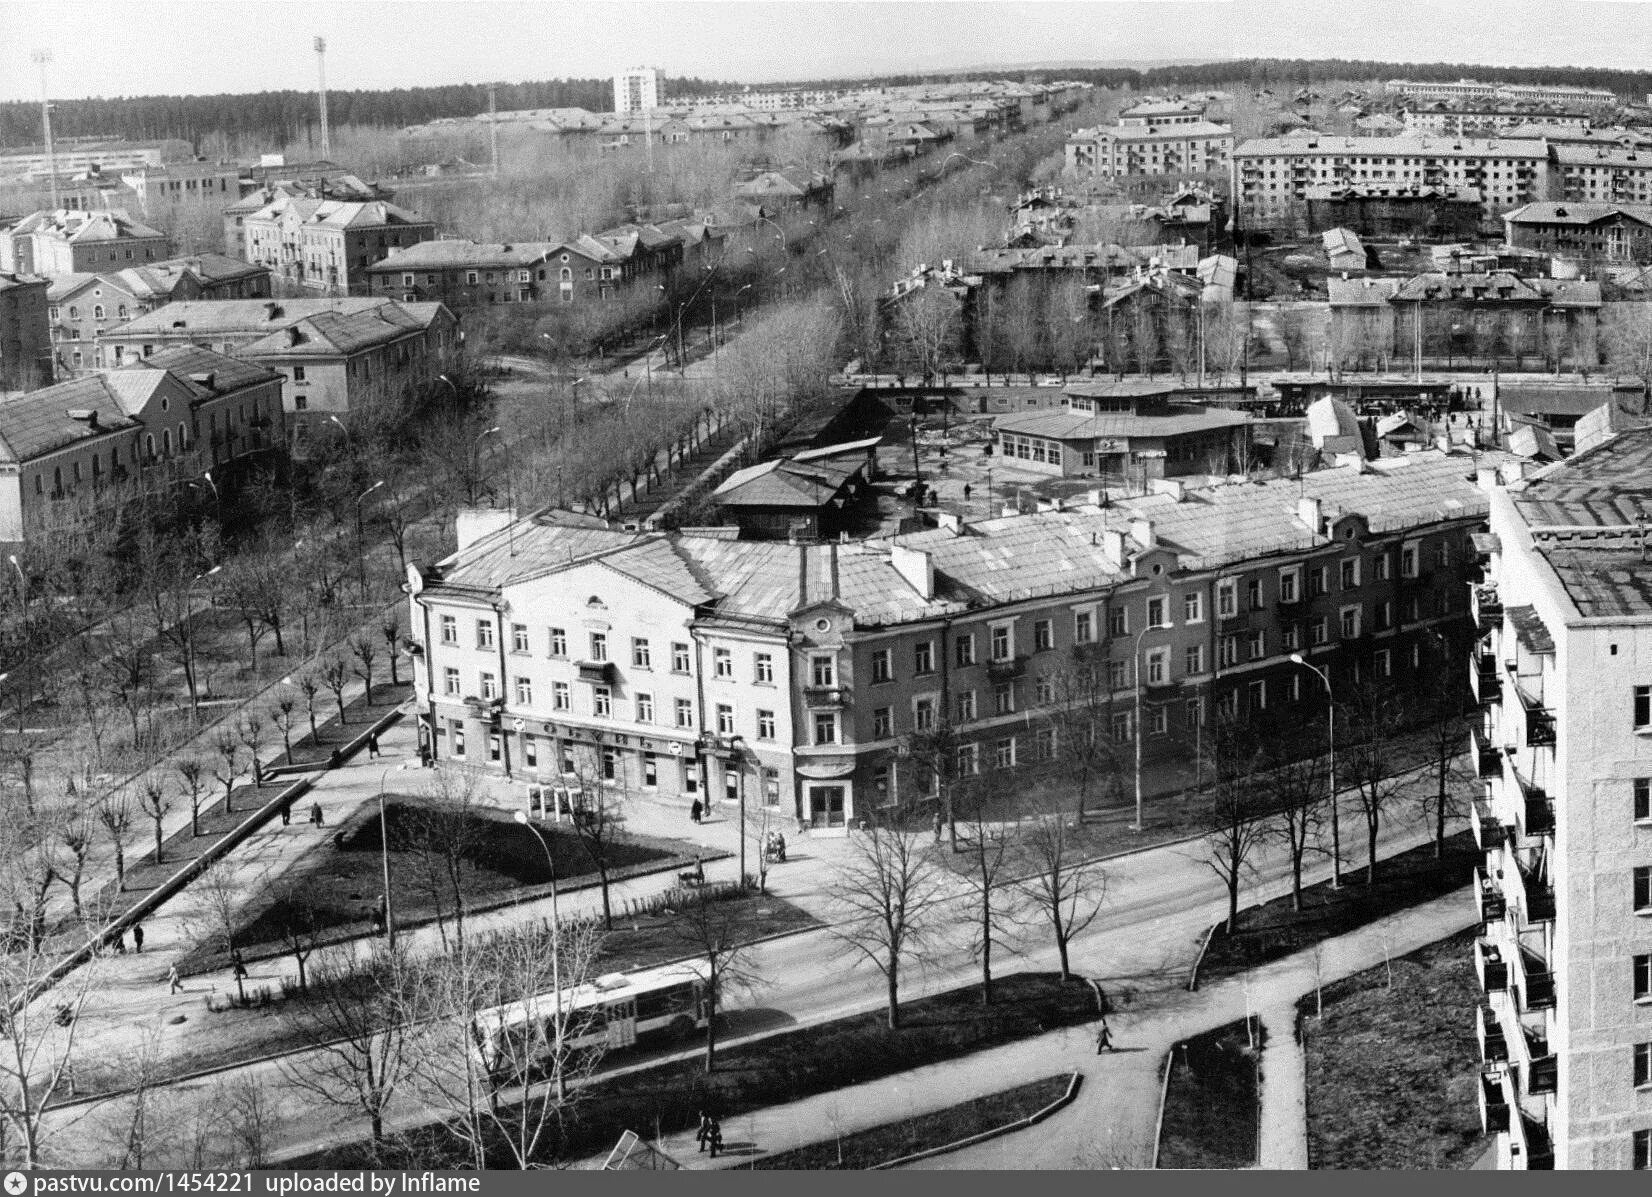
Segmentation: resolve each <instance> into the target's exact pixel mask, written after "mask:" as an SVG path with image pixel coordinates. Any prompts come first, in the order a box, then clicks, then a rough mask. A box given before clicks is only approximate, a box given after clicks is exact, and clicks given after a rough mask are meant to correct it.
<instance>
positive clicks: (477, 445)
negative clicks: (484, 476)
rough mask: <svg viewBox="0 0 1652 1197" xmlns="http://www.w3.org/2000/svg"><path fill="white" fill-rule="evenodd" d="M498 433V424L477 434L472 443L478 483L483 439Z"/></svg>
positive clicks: (472, 455)
mask: <svg viewBox="0 0 1652 1197" xmlns="http://www.w3.org/2000/svg"><path fill="white" fill-rule="evenodd" d="M498 431H499V425H497V424H495V425H494V426H493V427H492V428H484V429H482V431H481V432H478V433H477V434H476V439H475V440H473V441H471V442H470V455H471V457H472V458H473V459H475V461H476V473H475V474H474V475H473V477H475V478H477V479H478V481H479V480H480V475H481V473H482V456H481V445H482V438H483V437H485V436H492V435H493V434H494V433H496V432H498ZM471 500H472V502H474V501H475V495H474V493H473V494H472V496H471Z"/></svg>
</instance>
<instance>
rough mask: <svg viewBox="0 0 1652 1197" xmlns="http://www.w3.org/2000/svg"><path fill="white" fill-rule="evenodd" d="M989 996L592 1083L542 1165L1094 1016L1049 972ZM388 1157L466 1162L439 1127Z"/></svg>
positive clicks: (1087, 1001) (826, 1026) (326, 1159)
mask: <svg viewBox="0 0 1652 1197" xmlns="http://www.w3.org/2000/svg"><path fill="white" fill-rule="evenodd" d="M993 989H994V994H995V998H996V1000H995V1002H994V1004H993V1005H991V1006H982V1005H981V992H980V990H979V989H978V988H976V987H975V986H966V987H964V988H961V989H953V990H949V991H947V992H946V993H942V994H936V995H935V996H933V997H927V998H920V999H918V1000H916V1001H911V1002H907V1003H904V1004H903V1005H902V1007H901V1024H902V1025H901V1029H900V1030H898V1031H891V1030H890V1029H889V1028H888V1027H887V1026H886V1025H885V1023H884V1014H883V1011H882V1010H877V1011H873V1012H871V1013H868V1014H859V1015H855V1016H853V1017H851V1018H844V1019H837V1020H835V1021H833V1022H828V1023H822V1024H821V1025H819V1026H813V1027H805V1028H801V1029H799V1030H795V1031H789V1032H786V1033H784V1034H779V1035H771V1036H769V1037H767V1038H764V1039H760V1040H757V1041H755V1042H752V1043H747V1044H736V1045H732V1046H730V1047H727V1048H725V1049H722V1050H720V1051H719V1052H718V1054H717V1071H715V1072H713V1073H711V1074H709V1075H707V1074H706V1073H705V1071H704V1070H703V1065H702V1061H701V1058H700V1057H699V1056H694V1057H691V1058H689V1059H685V1060H681V1061H676V1062H673V1063H669V1064H663V1065H661V1066H659V1067H657V1068H649V1069H644V1070H640V1071H637V1072H633V1073H628V1074H625V1075H622V1076H615V1077H610V1078H606V1079H600V1080H598V1081H597V1083H595V1084H592V1085H590V1086H589V1087H586V1088H584V1089H582V1090H581V1092H580V1097H579V1101H578V1102H577V1103H576V1104H575V1105H574V1107H573V1109H572V1110H571V1111H570V1112H569V1117H568V1121H567V1122H566V1124H565V1125H564V1127H563V1137H562V1141H561V1142H560V1143H548V1144H547V1145H546V1148H545V1150H544V1152H543V1153H542V1154H543V1156H544V1159H543V1161H542V1162H545V1163H551V1162H555V1161H557V1160H564V1161H565V1160H574V1159H581V1158H584V1157H586V1156H591V1155H596V1154H598V1153H600V1152H606V1151H607V1150H608V1149H609V1148H610V1147H612V1146H613V1145H614V1141H615V1140H616V1139H617V1138H618V1137H619V1135H620V1132H622V1131H624V1130H627V1129H635V1128H637V1127H644V1128H646V1129H647V1130H648V1132H649V1133H650V1134H654V1133H658V1134H673V1133H675V1132H677V1131H682V1130H687V1129H689V1128H690V1127H692V1126H694V1125H695V1123H696V1122H697V1121H698V1119H699V1111H701V1110H707V1111H711V1112H714V1113H715V1114H716V1115H717V1116H718V1117H719V1118H722V1119H724V1120H725V1121H726V1120H728V1119H730V1118H733V1117H735V1116H737V1115H739V1114H743V1113H745V1112H746V1111H748V1110H756V1109H762V1108H763V1107H765V1106H772V1105H779V1104H782V1103H784V1102H789V1101H797V1100H798V1099H800V1098H804V1097H812V1096H814V1095H815V1094H817V1093H826V1092H829V1091H831V1090H834V1089H842V1088H845V1087H847V1086H850V1085H858V1084H861V1083H863V1082H866V1081H874V1080H878V1079H879V1078H881V1077H886V1076H890V1075H892V1074H894V1073H898V1072H906V1071H908V1070H909V1069H913V1068H918V1067H921V1066H922V1065H925V1064H934V1063H936V1062H938V1061H941V1060H949V1059H954V1058H956V1057H958V1056H964V1055H969V1054H970V1053H972V1052H978V1051H981V1050H983V1049H985V1048H989V1047H996V1046H998V1045H1000V1044H1003V1043H1010V1042H1013V1041H1015V1040H1018V1039H1025V1038H1028V1037H1029V1036H1032V1035H1037V1034H1040V1033H1042V1032H1044V1031H1048V1030H1050V1029H1052V1028H1055V1027H1061V1026H1071V1025H1073V1024H1076V1023H1084V1022H1089V1021H1090V1020H1092V1019H1094V1018H1095V1017H1096V997H1095V991H1094V990H1092V989H1091V988H1090V986H1089V985H1088V984H1086V983H1085V982H1083V981H1081V980H1079V979H1077V978H1074V979H1073V980H1071V981H1068V982H1065V983H1064V982H1063V981H1062V980H1061V978H1060V976H1059V975H1058V974H1055V973H1016V974H1013V975H1007V976H1003V977H999V978H997V979H996V980H995V981H994V985H993ZM834 1150H835V1145H834ZM397 1151H398V1153H399V1154H397V1155H396V1156H395V1157H394V1158H389V1159H386V1160H384V1161H383V1163H382V1164H381V1165H380V1166H383V1167H403V1166H413V1165H414V1164H417V1166H419V1167H421V1168H428V1167H437V1166H446V1165H445V1164H444V1163H442V1162H441V1161H446V1160H449V1159H459V1158H462V1157H463V1149H462V1148H460V1147H458V1146H457V1145H456V1144H454V1143H452V1142H450V1141H446V1140H445V1139H444V1136H443V1133H442V1132H441V1131H440V1130H439V1129H437V1128H427V1130H426V1131H425V1132H423V1133H421V1134H416V1135H411V1136H408V1137H407V1139H406V1141H405V1142H404V1143H402V1144H401V1145H400V1146H399V1147H398V1148H397ZM369 1155H370V1153H369V1152H368V1150H367V1146H366V1145H365V1144H358V1145H355V1146H353V1147H349V1148H342V1149H339V1150H337V1151H331V1152H328V1153H326V1154H325V1155H324V1156H321V1157H317V1158H311V1159H307V1160H303V1161H294V1165H295V1166H296V1167H300V1168H309V1167H317V1168H334V1167H356V1166H358V1164H357V1161H360V1160H364V1159H367V1158H368V1157H369Z"/></svg>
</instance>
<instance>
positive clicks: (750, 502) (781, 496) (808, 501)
mask: <svg viewBox="0 0 1652 1197" xmlns="http://www.w3.org/2000/svg"><path fill="white" fill-rule="evenodd" d="M862 468H863V463H862V462H860V461H833V460H830V459H828V460H823V461H812V462H798V461H767V462H763V463H761V464H760V465H754V466H749V467H747V468H746V469H743V470H736V471H735V472H734V473H733V474H731V475H729V477H728V479H727V480H726V481H724V482H723V484H722V485H721V486H719V487H718V488H717V489H716V490H715V491H713V492H712V495H713V497H715V498H716V500H717V502H718V503H720V504H722V505H723V506H725V507H796V508H809V509H811V510H812V509H815V508H818V507H821V506H824V505H825V504H826V503H829V502H831V500H832V498H833V497H834V496H835V495H836V494H837V493H838V492H839V491H840V490H842V489H843V486H844V484H845V483H847V482H848V481H849V480H850V479H851V478H853V477H854V476H855V475H856V474H858V473H859V472H860V471H861V469H862Z"/></svg>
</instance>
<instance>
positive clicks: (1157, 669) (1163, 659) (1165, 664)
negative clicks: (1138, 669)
mask: <svg viewBox="0 0 1652 1197" xmlns="http://www.w3.org/2000/svg"><path fill="white" fill-rule="evenodd" d="M1169 681H1170V650H1169V649H1168V648H1155V649H1153V650H1152V651H1151V652H1149V653H1148V654H1147V684H1148V685H1149V686H1163V685H1166V684H1168V683H1169Z"/></svg>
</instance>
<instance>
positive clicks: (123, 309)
mask: <svg viewBox="0 0 1652 1197" xmlns="http://www.w3.org/2000/svg"><path fill="white" fill-rule="evenodd" d="M119 310H120V318H121V319H122V320H124V319H126V305H125V304H124V303H123V304H121V305H120V309H119Z"/></svg>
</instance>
